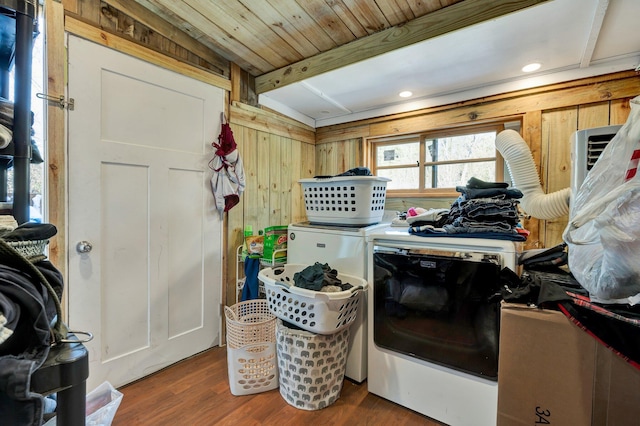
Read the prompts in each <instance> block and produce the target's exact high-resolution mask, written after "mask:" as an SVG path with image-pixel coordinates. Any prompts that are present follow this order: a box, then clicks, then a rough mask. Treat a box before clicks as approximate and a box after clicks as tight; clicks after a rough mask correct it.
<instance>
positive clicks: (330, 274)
mask: <svg viewBox="0 0 640 426" xmlns="http://www.w3.org/2000/svg"><path fill="white" fill-rule="evenodd" d="M293 282H294V283H295V286H296V287H300V288H304V289H307V290H313V291H330V290H331V288H335V289H334V291H346V290H349V289H351V288H352V287H353V285H351V284H349V283H343V282H342V281H341V280H340V279H339V278H338V271H336V270H335V269H332V268H331V267H330V266H329V265H328V264H327V263H325V264H324V265H323V264H322V263H320V262H316V263H315V264H313V265H311V266H307V267H306V268H304V269H303V270H302V271H300V272H296V273H295V274H293ZM328 287H331V288H328Z"/></svg>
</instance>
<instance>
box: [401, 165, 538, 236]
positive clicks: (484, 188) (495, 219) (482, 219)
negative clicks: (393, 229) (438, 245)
mask: <svg viewBox="0 0 640 426" xmlns="http://www.w3.org/2000/svg"><path fill="white" fill-rule="evenodd" d="M456 191H458V192H460V193H461V195H460V196H459V197H458V198H457V199H456V200H455V201H454V202H453V204H452V205H451V208H450V209H449V213H448V215H447V218H446V221H445V224H444V225H443V226H442V228H437V227H435V226H432V225H422V226H412V227H411V228H410V229H409V232H410V233H412V234H416V235H422V236H430V237H431V236H447V237H464V238H493V239H502V240H511V241H524V240H525V239H526V237H525V236H524V235H523V234H521V233H519V232H518V230H517V227H516V225H517V224H518V221H519V218H518V207H517V206H518V199H520V198H522V195H523V194H522V192H520V190H518V189H516V188H508V184H507V183H505V182H485V181H482V180H480V179H477V178H474V177H472V178H471V179H469V181H468V182H467V185H466V186H458V187H456Z"/></svg>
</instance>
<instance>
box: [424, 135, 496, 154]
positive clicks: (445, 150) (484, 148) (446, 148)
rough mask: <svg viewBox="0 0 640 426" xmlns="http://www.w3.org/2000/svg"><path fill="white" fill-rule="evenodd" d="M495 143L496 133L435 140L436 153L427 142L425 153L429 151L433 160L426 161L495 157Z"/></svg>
mask: <svg viewBox="0 0 640 426" xmlns="http://www.w3.org/2000/svg"><path fill="white" fill-rule="evenodd" d="M495 141H496V132H485V133H476V134H472V135H462V136H453V137H449V138H439V139H437V140H436V142H437V144H436V145H435V148H437V151H435V152H434V145H433V144H432V143H429V142H427V151H431V154H432V158H434V159H433V160H427V161H451V160H460V159H470V158H485V157H495V156H496V143H495ZM430 146H431V147H430ZM436 155H437V157H436Z"/></svg>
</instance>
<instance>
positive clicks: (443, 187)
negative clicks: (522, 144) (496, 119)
mask: <svg viewBox="0 0 640 426" xmlns="http://www.w3.org/2000/svg"><path fill="white" fill-rule="evenodd" d="M503 128H504V126H503V125H502V124H500V125H491V126H483V127H473V128H465V129H463V130H452V131H446V130H445V131H439V132H425V133H422V134H416V135H407V136H402V137H395V138H384V139H376V140H372V141H371V142H372V148H373V149H372V153H373V167H372V171H373V174H375V175H376V176H383V177H388V178H390V179H391V182H389V183H388V184H387V193H388V195H391V196H393V195H394V194H395V195H400V194H402V195H412V194H415V195H420V196H425V195H438V196H446V195H452V194H454V193H455V187H456V186H458V185H465V184H466V183H467V181H468V180H469V178H470V177H472V176H474V177H477V178H478V179H482V180H485V181H489V182H493V181H501V180H503V172H502V170H503V162H502V159H501V157H500V156H499V154H498V153H497V151H496V148H495V140H496V135H497V134H498V132H500V131H501V130H502V129H503Z"/></svg>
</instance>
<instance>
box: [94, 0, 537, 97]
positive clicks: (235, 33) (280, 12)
mask: <svg viewBox="0 0 640 426" xmlns="http://www.w3.org/2000/svg"><path fill="white" fill-rule="evenodd" d="M106 1H107V3H113V1H109V0H106ZM544 1H547V0H375V1H374V0H257V1H254V0H224V1H212V0H135V2H136V3H138V4H139V5H140V6H143V7H144V8H146V9H148V10H149V11H151V12H153V13H154V14H156V15H158V16H160V17H161V18H163V19H164V20H166V21H168V22H170V23H172V24H173V25H174V26H176V27H177V28H179V29H180V30H182V31H183V32H184V33H186V34H188V35H189V36H190V37H192V38H194V39H196V40H197V41H199V42H200V43H202V44H203V45H205V46H207V47H208V48H210V49H212V50H213V51H215V52H217V53H218V54H220V55H222V56H224V57H225V58H226V59H228V60H229V61H231V62H234V63H236V64H237V65H238V66H240V67H241V68H242V69H244V70H245V71H246V72H248V73H249V74H250V75H252V76H254V77H256V91H257V92H258V93H261V92H263V91H266V90H270V89H273V88H275V87H281V86H282V85H286V84H289V83H292V82H295V81H300V80H303V79H304V78H307V77H311V76H314V75H318V74H320V73H322V72H326V71H329V70H331V69H335V68H338V67H340V66H344V65H347V64H349V63H353V62H355V61H358V60H362V59H366V58H368V57H372V56H375V55H378V54H381V53H385V51H389V50H392V49H395V48H399V47H402V46H404V45H408V44H412V43H415V42H418V41H422V40H424V39H427V38H430V37H434V36H437V35H441V34H444V33H446V32H448V31H453V30H456V29H459V28H462V27H464V26H468V25H473V24H474V23H478V22H481V21H485V20H488V19H493V18H496V17H497V16H501V15H503V14H506V13H510V12H514V11H516V10H519V9H522V8H525V7H529V6H532V5H535V4H537V3H541V2H544ZM119 2H120V3H122V2H121V1H119ZM392 30H397V31H395V32H394V33H391V32H389V31H392ZM355 41H358V43H353V42H355ZM385 49H386V50H385Z"/></svg>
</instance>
